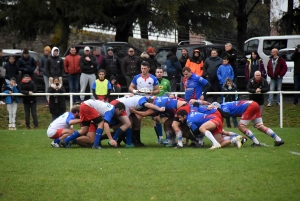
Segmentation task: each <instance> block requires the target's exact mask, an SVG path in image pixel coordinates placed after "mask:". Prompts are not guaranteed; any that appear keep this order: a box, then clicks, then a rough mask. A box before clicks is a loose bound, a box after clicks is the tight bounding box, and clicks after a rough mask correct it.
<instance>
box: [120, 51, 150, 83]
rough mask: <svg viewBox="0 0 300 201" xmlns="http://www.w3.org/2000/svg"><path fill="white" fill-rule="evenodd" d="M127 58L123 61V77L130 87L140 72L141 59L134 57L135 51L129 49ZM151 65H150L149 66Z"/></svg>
mask: <svg viewBox="0 0 300 201" xmlns="http://www.w3.org/2000/svg"><path fill="white" fill-rule="evenodd" d="M127 54H128V55H127V56H126V57H124V59H123V60H122V66H121V70H122V75H123V76H124V77H125V78H126V83H127V87H129V86H130V83H131V81H132V78H133V77H134V76H135V75H136V74H138V73H139V72H140V69H139V65H138V64H139V58H138V57H136V56H134V49H133V48H129V49H128V52H127ZM149 65H150V64H149Z"/></svg>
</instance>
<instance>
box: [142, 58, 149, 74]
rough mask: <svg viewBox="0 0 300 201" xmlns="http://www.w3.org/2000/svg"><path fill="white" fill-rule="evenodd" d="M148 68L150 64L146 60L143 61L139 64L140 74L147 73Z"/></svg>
mask: <svg viewBox="0 0 300 201" xmlns="http://www.w3.org/2000/svg"><path fill="white" fill-rule="evenodd" d="M149 70H150V64H149V63H148V62H147V61H143V62H142V64H141V72H142V75H144V76H145V75H148V74H149Z"/></svg>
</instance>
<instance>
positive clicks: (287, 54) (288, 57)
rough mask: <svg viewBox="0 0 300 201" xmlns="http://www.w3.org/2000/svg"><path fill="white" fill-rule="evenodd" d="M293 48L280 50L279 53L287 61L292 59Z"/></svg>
mask: <svg viewBox="0 0 300 201" xmlns="http://www.w3.org/2000/svg"><path fill="white" fill-rule="evenodd" d="M293 52H294V51H293V50H287V51H280V52H279V55H280V56H281V57H282V58H284V60H285V61H292V59H291V56H292V54H293Z"/></svg>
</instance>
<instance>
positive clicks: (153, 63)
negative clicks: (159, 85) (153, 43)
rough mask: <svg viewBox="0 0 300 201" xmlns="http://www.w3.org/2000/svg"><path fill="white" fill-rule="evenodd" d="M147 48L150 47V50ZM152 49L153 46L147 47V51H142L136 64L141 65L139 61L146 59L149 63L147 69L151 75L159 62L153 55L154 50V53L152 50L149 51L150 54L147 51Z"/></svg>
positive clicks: (158, 65)
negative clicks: (148, 68)
mask: <svg viewBox="0 0 300 201" xmlns="http://www.w3.org/2000/svg"><path fill="white" fill-rule="evenodd" d="M149 49H150V50H149ZM152 49H153V48H148V51H147V52H143V53H142V54H141V57H140V61H139V64H138V66H141V63H142V62H143V61H147V62H148V63H149V64H150V71H149V73H150V74H151V75H154V74H155V71H156V69H157V68H158V67H160V64H159V63H158V62H157V61H156V59H155V58H154V56H153V55H155V52H154V53H153V52H152V53H151V54H152V56H151V55H150V54H149V53H148V52H149V51H152ZM153 51H154V49H153Z"/></svg>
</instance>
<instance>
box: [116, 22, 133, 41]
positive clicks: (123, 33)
mask: <svg viewBox="0 0 300 201" xmlns="http://www.w3.org/2000/svg"><path fill="white" fill-rule="evenodd" d="M130 33H131V34H132V24H130V25H128V24H127V25H124V26H117V27H116V36H115V41H122V42H128V37H129V36H130Z"/></svg>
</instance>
